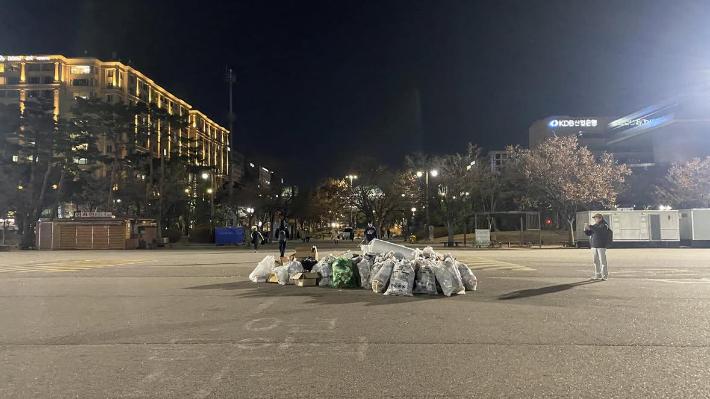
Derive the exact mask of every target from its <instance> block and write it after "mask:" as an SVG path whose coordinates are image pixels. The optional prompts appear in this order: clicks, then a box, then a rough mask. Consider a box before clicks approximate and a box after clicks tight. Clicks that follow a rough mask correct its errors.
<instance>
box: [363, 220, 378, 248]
mask: <svg viewBox="0 0 710 399" xmlns="http://www.w3.org/2000/svg"><path fill="white" fill-rule="evenodd" d="M375 238H377V229H376V228H375V227H374V226H373V225H372V222H368V223H367V227H366V228H365V242H367V243H368V244H369V243H370V241H372V240H374V239H375Z"/></svg>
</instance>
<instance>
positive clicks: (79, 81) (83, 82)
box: [71, 79, 91, 86]
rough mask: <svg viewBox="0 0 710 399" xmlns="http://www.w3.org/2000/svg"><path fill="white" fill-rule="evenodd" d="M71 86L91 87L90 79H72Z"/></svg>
mask: <svg viewBox="0 0 710 399" xmlns="http://www.w3.org/2000/svg"><path fill="white" fill-rule="evenodd" d="M71 85H72V86H91V79H72V80H71Z"/></svg>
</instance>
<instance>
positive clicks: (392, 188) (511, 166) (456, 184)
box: [308, 136, 710, 241]
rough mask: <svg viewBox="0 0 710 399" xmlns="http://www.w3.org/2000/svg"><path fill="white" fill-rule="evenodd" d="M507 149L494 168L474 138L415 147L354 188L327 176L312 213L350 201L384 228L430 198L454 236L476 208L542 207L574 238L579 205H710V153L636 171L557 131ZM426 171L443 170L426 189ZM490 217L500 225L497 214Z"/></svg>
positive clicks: (327, 213)
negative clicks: (450, 148) (449, 145)
mask: <svg viewBox="0 0 710 399" xmlns="http://www.w3.org/2000/svg"><path fill="white" fill-rule="evenodd" d="M506 156H507V158H505V162H503V163H502V164H501V165H498V166H497V167H496V168H491V164H490V160H489V159H487V158H486V157H483V156H482V155H481V149H480V147H478V146H475V145H469V147H468V148H467V151H466V152H464V153H457V154H448V155H441V156H434V157H429V156H427V155H425V154H411V155H409V156H407V157H406V162H405V167H404V168H403V169H401V170H392V169H391V168H387V167H384V166H377V167H372V168H360V169H359V170H356V172H357V175H358V179H357V183H356V185H354V187H352V188H351V186H350V185H349V184H348V182H347V181H346V180H343V179H328V180H326V181H324V182H323V183H322V184H321V185H320V186H318V187H317V188H316V189H315V190H314V191H313V192H312V193H311V199H310V201H309V204H308V205H309V209H311V211H310V215H311V217H313V216H317V217H320V218H321V220H326V221H327V220H328V218H330V220H335V219H337V218H340V220H347V212H349V210H350V209H351V208H352V209H354V210H355V212H356V213H357V214H358V215H359V220H360V221H361V222H363V221H365V220H367V221H373V222H374V223H375V224H376V225H377V227H378V228H380V229H381V230H382V229H384V228H386V227H388V226H391V225H395V224H399V223H401V222H403V221H407V220H409V218H410V216H412V213H411V209H412V208H415V209H416V210H417V211H418V212H419V214H423V213H425V212H426V209H425V207H426V206H427V204H428V205H429V207H430V209H429V214H430V222H431V223H430V224H433V225H441V224H443V225H445V226H446V229H447V231H448V236H449V237H448V239H449V241H453V237H454V232H455V231H460V230H461V227H463V228H464V229H465V228H466V222H467V221H468V220H469V219H470V216H471V215H472V214H473V212H496V211H513V210H515V211H523V210H539V211H543V212H546V213H548V214H552V215H557V217H558V219H559V220H561V221H563V222H564V225H563V226H562V227H563V228H565V229H566V230H569V232H570V237H569V238H570V240H571V241H574V239H575V237H574V230H575V229H574V222H575V218H576V213H577V212H579V211H581V210H585V209H608V208H611V207H614V206H617V205H624V206H636V207H651V206H657V205H658V204H661V203H663V204H668V205H671V206H673V207H676V208H677V207H688V206H709V205H710V183H708V182H709V181H710V180H709V179H708V176H710V158H707V159H705V160H700V159H695V160H693V161H691V162H688V163H686V164H680V165H673V166H672V167H671V168H670V170H667V171H662V170H661V171H660V172H659V170H658V169H656V170H653V169H652V170H647V171H640V172H638V173H637V174H639V175H640V176H634V177H636V179H630V177H631V170H630V169H629V168H628V167H627V166H626V165H623V164H618V163H617V162H616V161H615V160H614V158H613V156H612V155H610V154H606V153H603V154H600V155H596V156H595V155H594V154H592V153H591V151H589V150H588V149H587V148H586V147H580V146H579V145H578V142H577V138H576V137H574V136H569V137H554V138H551V139H549V140H548V141H546V142H545V143H544V144H542V145H541V146H539V147H537V148H534V149H522V148H519V147H509V148H508V150H507V154H506ZM362 164H369V162H362V163H361V165H362ZM374 164H375V165H376V163H374ZM420 171H436V172H437V173H436V174H437V176H436V177H435V178H434V177H431V176H430V177H429V180H430V181H429V184H430V187H429V188H428V189H427V187H426V181H425V178H424V177H421V176H420V177H418V176H417V172H420ZM420 175H422V173H420ZM620 197H621V198H622V199H623V201H624V203H623V204H620V203H619V200H620ZM491 222H492V223H493V226H492V227H493V228H494V229H495V227H496V226H495V220H494V219H493V220H491ZM464 231H465V230H464Z"/></svg>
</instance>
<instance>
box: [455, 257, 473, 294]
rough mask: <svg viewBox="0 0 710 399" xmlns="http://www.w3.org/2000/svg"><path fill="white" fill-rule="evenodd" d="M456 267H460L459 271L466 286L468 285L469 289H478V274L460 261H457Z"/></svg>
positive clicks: (467, 288)
mask: <svg viewBox="0 0 710 399" xmlns="http://www.w3.org/2000/svg"><path fill="white" fill-rule="evenodd" d="M456 268H458V269H459V273H460V274H461V281H462V282H463V285H464V287H466V290H467V291H476V287H478V280H477V279H476V275H475V274H473V272H472V271H471V269H470V268H469V267H468V266H467V265H465V264H463V263H461V262H459V261H456Z"/></svg>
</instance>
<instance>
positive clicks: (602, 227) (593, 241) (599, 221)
mask: <svg viewBox="0 0 710 399" xmlns="http://www.w3.org/2000/svg"><path fill="white" fill-rule="evenodd" d="M584 234H586V235H588V236H589V246H590V247H592V253H593V254H594V276H592V280H603V281H606V280H607V279H608V278H609V272H608V270H607V262H606V247H607V245H608V244H609V243H608V237H609V226H608V225H607V224H606V220H604V216H602V214H601V213H597V214H596V215H594V224H593V225H591V226H590V225H589V223H585V224H584Z"/></svg>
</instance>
